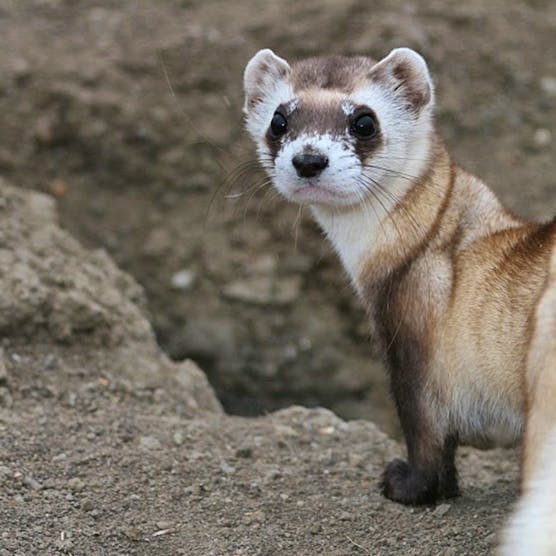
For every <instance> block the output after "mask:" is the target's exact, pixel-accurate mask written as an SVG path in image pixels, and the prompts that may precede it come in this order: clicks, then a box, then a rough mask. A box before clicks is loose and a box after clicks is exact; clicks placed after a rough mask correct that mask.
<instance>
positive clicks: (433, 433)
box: [381, 370, 459, 505]
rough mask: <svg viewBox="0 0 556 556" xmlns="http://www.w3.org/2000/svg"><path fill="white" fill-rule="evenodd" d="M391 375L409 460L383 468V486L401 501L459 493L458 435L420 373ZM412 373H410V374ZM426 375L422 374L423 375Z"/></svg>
mask: <svg viewBox="0 0 556 556" xmlns="http://www.w3.org/2000/svg"><path fill="white" fill-rule="evenodd" d="M403 373H404V374H403V375H401V373H400V375H396V374H393V375H392V377H391V378H392V391H393V394H394V399H395V402H396V407H397V410H398V415H399V418H400V421H401V425H402V429H403V432H404V436H405V440H406V444H407V460H402V459H395V460H393V461H391V462H390V463H389V464H388V465H387V466H386V469H385V471H384V474H383V476H382V481H381V489H382V492H383V494H384V496H386V497H387V498H389V499H390V500H394V501H395V502H400V503H402V504H409V505H418V504H431V503H433V502H435V501H437V500H438V499H440V498H452V497H454V496H457V495H458V494H459V489H458V481H457V472H456V467H455V461H454V458H455V453H456V448H457V444H458V440H457V436H456V435H455V434H450V433H449V432H448V423H447V422H446V419H443V418H442V416H441V415H439V413H440V412H438V411H435V409H434V408H435V406H436V404H434V403H431V401H430V399H427V398H428V397H427V396H426V395H425V393H424V391H423V386H422V380H421V384H418V380H417V379H418V375H417V374H415V373H411V374H410V373H408V372H407V370H405V371H403ZM408 375H409V376H408ZM420 378H421V379H422V378H423V377H422V376H421V377H420Z"/></svg>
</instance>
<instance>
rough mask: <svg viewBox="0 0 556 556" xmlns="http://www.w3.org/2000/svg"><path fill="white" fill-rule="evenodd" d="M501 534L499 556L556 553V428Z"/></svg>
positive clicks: (551, 555) (537, 555)
mask: <svg viewBox="0 0 556 556" xmlns="http://www.w3.org/2000/svg"><path fill="white" fill-rule="evenodd" d="M526 488H527V491H526V493H525V494H524V495H523V496H522V498H521V500H520V501H519V502H518V504H517V510H516V512H515V513H514V515H513V516H512V517H511V519H510V522H509V524H508V527H507V529H506V531H505V533H504V536H503V542H502V546H501V547H500V554H501V555H502V556H532V555H534V556H554V555H555V554H556V428H555V429H554V430H553V431H552V433H551V434H550V436H549V438H548V439H547V443H546V446H545V449H544V453H543V454H542V457H541V458H540V459H539V461H538V462H537V463H536V466H535V471H534V474H533V478H532V479H531V481H530V483H529V484H528V485H526Z"/></svg>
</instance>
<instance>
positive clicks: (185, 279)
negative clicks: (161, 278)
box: [171, 269, 196, 291]
mask: <svg viewBox="0 0 556 556" xmlns="http://www.w3.org/2000/svg"><path fill="white" fill-rule="evenodd" d="M195 278H196V274H195V273H194V272H193V271H192V270H187V269H183V270H179V271H178V272H176V273H175V274H174V275H173V276H172V279H171V284H172V288H174V289H175V290H182V291H185V290H189V289H191V288H192V287H193V284H194V283H195Z"/></svg>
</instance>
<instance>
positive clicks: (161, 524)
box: [155, 521, 172, 529]
mask: <svg viewBox="0 0 556 556" xmlns="http://www.w3.org/2000/svg"><path fill="white" fill-rule="evenodd" d="M155 525H156V526H157V527H158V528H159V529H171V528H172V523H170V522H169V521H157V522H156V524H155Z"/></svg>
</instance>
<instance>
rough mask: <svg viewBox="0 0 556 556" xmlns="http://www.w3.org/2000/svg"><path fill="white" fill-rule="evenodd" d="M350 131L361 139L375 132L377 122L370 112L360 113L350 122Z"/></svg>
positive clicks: (371, 135) (367, 137)
mask: <svg viewBox="0 0 556 556" xmlns="http://www.w3.org/2000/svg"><path fill="white" fill-rule="evenodd" d="M351 132H352V133H353V134H354V135H355V136H356V137H359V138H361V139H369V138H370V137H373V135H375V133H376V132H377V124H376V121H375V119H374V118H373V116H371V115H370V114H362V115H361V116H359V117H358V118H357V119H356V120H354V121H353V123H352V124H351Z"/></svg>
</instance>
